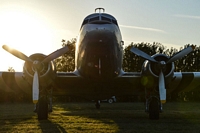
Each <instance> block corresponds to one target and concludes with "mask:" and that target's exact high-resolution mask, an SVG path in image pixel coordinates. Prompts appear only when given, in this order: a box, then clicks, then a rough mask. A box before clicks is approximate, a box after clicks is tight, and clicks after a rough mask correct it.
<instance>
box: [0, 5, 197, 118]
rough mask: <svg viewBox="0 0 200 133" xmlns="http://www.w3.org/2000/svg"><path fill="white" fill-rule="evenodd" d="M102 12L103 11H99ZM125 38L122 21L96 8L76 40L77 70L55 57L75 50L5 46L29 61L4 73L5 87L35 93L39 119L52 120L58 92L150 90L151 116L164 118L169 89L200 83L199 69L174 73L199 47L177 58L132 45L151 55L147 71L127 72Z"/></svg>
mask: <svg viewBox="0 0 200 133" xmlns="http://www.w3.org/2000/svg"><path fill="white" fill-rule="evenodd" d="M97 11H98V12H97ZM123 44H124V42H123V40H122V36H121V33H120V29H119V26H118V23H117V20H116V19H115V18H114V17H113V16H112V15H110V14H107V13H104V9H103V8H96V9H95V13H93V14H90V15H88V16H87V17H86V18H85V19H84V20H83V23H82V25H81V28H80V33H79V36H78V39H77V43H76V57H75V71H74V72H56V68H55V64H54V62H53V60H54V59H55V58H57V57H59V56H61V55H62V54H64V53H66V52H67V51H69V50H70V48H68V47H67V46H66V47H63V48H61V49H59V50H57V51H55V52H53V53H51V54H49V55H47V56H46V55H43V54H39V53H36V54H33V55H30V56H29V57H28V56H26V55H24V54H23V53H22V52H20V51H17V50H15V49H12V48H10V47H8V46H7V45H3V46H2V47H3V49H5V50H6V51H8V52H9V53H11V54H13V55H14V56H16V57H18V58H20V59H22V60H24V61H25V63H24V67H23V72H14V73H13V72H1V73H0V89H4V90H5V89H7V90H10V91H15V90H16V89H20V90H22V91H24V92H26V93H28V94H30V93H32V96H33V103H35V104H37V106H36V112H37V114H38V119H39V120H43V119H47V118H48V112H49V111H51V110H52V100H51V97H52V95H70V96H80V97H83V98H87V99H91V100H96V104H95V105H96V108H99V107H100V103H99V102H98V101H99V100H101V99H106V98H109V97H111V96H113V95H114V96H128V95H137V94H139V93H141V92H143V93H144V92H145V95H146V96H145V97H146V109H145V111H146V112H147V113H149V118H150V119H159V113H160V112H162V104H163V103H165V102H166V95H167V93H171V92H173V91H176V90H178V91H183V90H187V91H189V90H193V89H197V88H198V86H199V85H200V82H199V80H200V73H198V72H185V73H183V72H174V61H176V60H178V59H180V58H182V57H183V56H185V55H187V54H188V53H190V52H191V51H193V49H194V47H193V46H191V47H187V48H186V49H183V50H182V51H180V52H178V53H177V54H175V55H174V56H172V57H168V56H167V55H165V54H155V55H153V56H150V55H148V54H146V53H144V52H142V51H141V50H139V49H137V48H134V47H132V48H131V49H130V51H131V52H133V53H134V54H136V55H138V56H141V57H143V58H145V59H146V61H145V62H144V63H143V66H142V71H141V72H124V71H123V70H122V59H123Z"/></svg>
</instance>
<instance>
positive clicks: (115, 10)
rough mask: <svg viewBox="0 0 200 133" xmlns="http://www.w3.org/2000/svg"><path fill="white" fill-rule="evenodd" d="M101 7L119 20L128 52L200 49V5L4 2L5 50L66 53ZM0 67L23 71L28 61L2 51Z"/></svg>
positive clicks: (1, 40)
mask: <svg viewBox="0 0 200 133" xmlns="http://www.w3.org/2000/svg"><path fill="white" fill-rule="evenodd" d="M97 7H102V8H105V13H108V14H111V15H113V16H114V17H115V18H116V19H117V21H118V24H119V26H120V30H121V33H122V38H123V41H124V42H125V46H127V45H129V44H131V42H133V43H140V42H148V43H153V42H159V43H161V44H163V45H164V46H166V47H167V48H171V47H174V48H177V49H179V48H180V47H183V46H184V45H186V44H195V45H197V46H199V44H200V37H199V35H200V10H199V7H200V1H199V0H162V1H161V0H84V1H82V0H0V20H1V21H0V46H2V45H5V44H6V45H8V46H10V47H12V48H15V49H17V50H19V51H21V52H23V53H24V54H26V55H27V56H30V55H31V54H34V53H43V54H46V55H48V54H50V53H52V52H53V51H55V50H57V49H59V48H61V47H62V42H61V41H62V39H65V40H71V39H72V38H77V36H78V33H79V30H80V26H81V23H82V21H83V19H84V18H85V17H86V16H87V15H89V14H92V13H94V10H95V8H97ZM0 61H1V64H0V71H7V70H8V68H9V67H13V68H14V69H15V71H22V70H23V63H24V61H22V60H20V59H18V58H16V57H14V56H13V55H11V54H10V53H8V52H6V51H5V50H3V49H2V48H0Z"/></svg>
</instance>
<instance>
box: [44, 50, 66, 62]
mask: <svg viewBox="0 0 200 133" xmlns="http://www.w3.org/2000/svg"><path fill="white" fill-rule="evenodd" d="M68 50H69V48H68V47H67V46H65V47H63V48H61V49H58V50H56V51H54V52H53V53H51V54H49V55H48V56H47V57H46V58H45V59H44V60H43V61H42V62H49V61H52V60H53V59H56V58H58V57H59V56H61V55H62V54H64V53H66V52H67V51H68Z"/></svg>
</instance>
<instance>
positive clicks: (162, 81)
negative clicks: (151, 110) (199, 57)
mask: <svg viewBox="0 0 200 133" xmlns="http://www.w3.org/2000/svg"><path fill="white" fill-rule="evenodd" d="M194 48H195V46H189V47H187V48H185V49H183V50H181V51H180V52H178V53H177V54H175V55H174V56H172V57H171V58H169V59H168V60H167V61H166V62H165V61H156V60H155V59H154V58H152V57H151V56H150V55H148V54H146V53H145V52H143V51H141V50H139V49H137V48H135V47H132V48H131V49H130V51H131V52H132V53H134V54H136V55H138V56H141V57H143V58H144V59H146V60H149V61H150V62H154V63H158V64H159V66H160V73H159V85H158V86H159V95H160V101H161V103H165V102H166V88H165V77H164V75H163V68H164V67H165V66H166V65H167V64H169V63H172V62H174V61H176V60H178V59H180V58H182V57H184V56H185V55H187V54H189V53H190V52H192V51H193V50H194Z"/></svg>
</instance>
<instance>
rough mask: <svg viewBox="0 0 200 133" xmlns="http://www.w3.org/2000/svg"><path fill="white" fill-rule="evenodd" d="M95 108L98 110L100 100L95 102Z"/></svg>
mask: <svg viewBox="0 0 200 133" xmlns="http://www.w3.org/2000/svg"><path fill="white" fill-rule="evenodd" d="M95 107H96V108H97V109H100V100H97V101H96V103H95Z"/></svg>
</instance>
